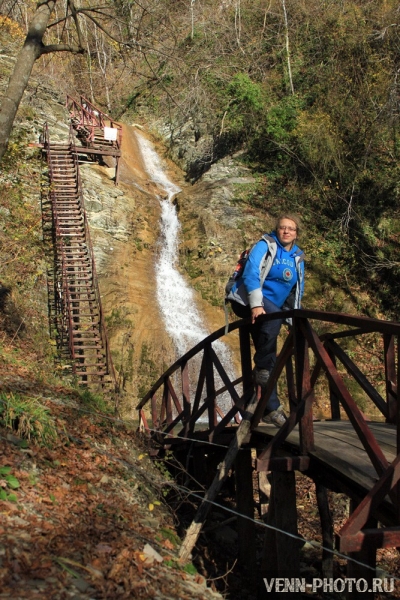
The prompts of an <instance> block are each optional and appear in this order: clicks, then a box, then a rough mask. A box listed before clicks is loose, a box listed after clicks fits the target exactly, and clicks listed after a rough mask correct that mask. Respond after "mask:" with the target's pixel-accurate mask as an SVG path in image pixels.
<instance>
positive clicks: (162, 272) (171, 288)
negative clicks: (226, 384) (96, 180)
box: [135, 132, 235, 409]
mask: <svg viewBox="0 0 400 600" xmlns="http://www.w3.org/2000/svg"><path fill="white" fill-rule="evenodd" d="M135 134H136V136H137V140H138V144H139V148H140V151H141V154H142V157H143V162H144V165H145V169H146V172H147V173H148V175H149V177H150V178H151V180H152V181H153V182H154V183H155V184H157V186H158V188H159V189H160V190H162V191H163V192H164V193H165V196H166V197H165V198H161V197H159V201H160V205H161V219H160V252H159V256H158V258H157V261H156V265H155V270H156V286H157V300H158V304H159V306H160V311H161V315H162V318H163V321H164V324H165V329H166V331H167V333H168V334H169V335H170V337H171V339H172V341H173V343H174V345H175V348H176V351H177V356H181V355H182V354H185V353H186V352H187V351H188V350H190V349H191V348H192V347H193V346H195V345H196V344H198V343H199V342H201V341H202V340H203V339H204V338H205V337H207V336H208V335H209V334H210V333H211V332H209V331H207V328H206V326H205V324H204V321H203V319H202V316H201V314H200V312H199V310H198V308H197V306H196V303H195V298H194V294H193V290H192V288H191V287H190V286H189V285H188V283H187V282H186V280H185V279H184V277H183V276H182V275H181V273H180V272H179V271H178V268H177V263H178V243H179V232H180V223H179V220H178V215H177V212H176V207H175V206H174V204H173V202H172V200H173V198H174V197H175V196H176V194H178V193H179V192H180V191H181V189H180V188H179V187H178V186H176V185H175V184H174V183H172V182H171V181H170V180H169V179H168V177H167V176H166V174H165V172H164V169H163V166H162V164H161V161H160V158H159V156H158V154H157V153H156V151H155V150H154V148H153V146H152V144H151V142H149V141H148V140H147V139H146V138H144V137H143V136H142V135H140V134H139V133H138V132H135ZM213 347H214V349H215V351H216V352H217V354H218V357H219V359H220V361H221V363H222V365H223V366H224V369H225V370H226V372H227V374H228V376H229V377H230V379H231V380H233V379H235V373H234V370H233V363H232V358H231V355H230V351H229V349H228V347H227V346H226V344H224V343H223V342H221V341H220V340H217V341H216V342H214V343H213ZM218 380H219V376H216V381H217V382H218ZM219 384H220V385H221V386H222V382H221V381H220V380H219ZM224 396H228V398H226V397H225V398H222V397H221V398H222V402H220V403H219V404H220V405H221V408H223V409H224V408H227V407H230V406H231V400H230V396H229V395H224ZM225 405H226V406H225Z"/></svg>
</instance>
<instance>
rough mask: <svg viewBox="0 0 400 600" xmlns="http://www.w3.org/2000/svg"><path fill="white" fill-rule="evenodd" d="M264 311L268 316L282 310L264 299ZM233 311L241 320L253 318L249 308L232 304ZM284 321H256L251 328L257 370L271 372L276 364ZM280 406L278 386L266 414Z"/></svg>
mask: <svg viewBox="0 0 400 600" xmlns="http://www.w3.org/2000/svg"><path fill="white" fill-rule="evenodd" d="M263 302H264V310H265V312H266V313H267V314H269V313H273V312H279V311H281V310H282V309H281V308H279V306H276V305H275V304H273V303H272V302H270V301H269V300H267V299H266V298H264V299H263ZM231 304H232V310H233V312H234V313H235V315H237V316H238V317H240V318H241V319H246V318H248V317H250V316H251V311H250V307H249V306H242V305H241V304H238V303H237V302H232V303H231ZM282 323H283V319H274V320H272V321H264V320H261V319H256V322H255V323H254V325H252V326H251V328H250V333H251V337H252V339H253V342H254V348H255V350H256V351H255V354H254V364H255V365H256V368H257V369H266V370H267V371H269V372H271V371H272V369H273V368H274V366H275V364H276V349H277V340H278V335H279V331H280V329H281V325H282ZM279 405H280V402H279V398H278V394H277V389H276V386H275V387H274V389H273V390H272V392H271V396H270V397H269V400H268V402H267V406H266V409H265V413H268V412H271V410H276V409H277V408H278V406H279Z"/></svg>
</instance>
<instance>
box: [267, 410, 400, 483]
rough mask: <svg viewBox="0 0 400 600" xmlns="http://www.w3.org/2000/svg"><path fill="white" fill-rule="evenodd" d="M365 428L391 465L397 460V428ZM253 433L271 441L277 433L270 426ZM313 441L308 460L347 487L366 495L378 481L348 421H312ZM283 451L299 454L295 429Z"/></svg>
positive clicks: (384, 424) (370, 424) (369, 424)
mask: <svg viewBox="0 0 400 600" xmlns="http://www.w3.org/2000/svg"><path fill="white" fill-rule="evenodd" d="M368 426H369V427H370V428H371V430H372V431H373V433H374V435H375V437H376V439H377V441H378V443H379V445H380V446H381V448H382V450H383V452H384V454H385V456H386V458H387V460H388V462H389V463H391V462H392V461H393V460H394V459H395V457H396V427H395V426H394V425H389V424H387V423H372V422H369V423H368ZM255 431H256V432H257V433H261V434H263V435H265V436H266V437H268V438H269V439H271V438H272V437H273V436H274V435H275V433H276V431H277V430H276V428H275V427H274V426H272V425H260V426H259V427H257V428H256V429H255ZM314 439H315V450H314V451H313V452H310V453H309V454H310V456H311V458H312V459H313V458H314V459H315V460H317V461H318V462H319V463H324V464H325V465H326V466H327V468H329V469H330V470H333V471H336V472H337V473H338V474H340V475H341V476H343V477H345V478H346V479H347V480H348V481H349V482H352V483H351V484H350V485H353V484H356V486H360V487H361V488H362V489H364V490H365V492H367V491H368V490H370V489H371V488H372V486H373V485H374V484H375V483H376V481H377V480H378V479H379V477H378V474H377V473H376V471H375V469H374V467H373V466H372V464H371V461H370V460H369V458H368V455H367V453H366V451H365V449H364V448H363V446H362V444H361V442H360V440H359V439H358V437H357V436H356V434H355V432H354V429H353V428H352V425H351V423H350V422H349V421H315V422H314ZM283 448H286V449H291V450H293V451H295V452H296V451H298V450H299V432H298V426H296V427H295V429H294V430H293V431H292V432H291V433H290V435H289V436H288V438H287V441H286V442H285V444H284V446H283Z"/></svg>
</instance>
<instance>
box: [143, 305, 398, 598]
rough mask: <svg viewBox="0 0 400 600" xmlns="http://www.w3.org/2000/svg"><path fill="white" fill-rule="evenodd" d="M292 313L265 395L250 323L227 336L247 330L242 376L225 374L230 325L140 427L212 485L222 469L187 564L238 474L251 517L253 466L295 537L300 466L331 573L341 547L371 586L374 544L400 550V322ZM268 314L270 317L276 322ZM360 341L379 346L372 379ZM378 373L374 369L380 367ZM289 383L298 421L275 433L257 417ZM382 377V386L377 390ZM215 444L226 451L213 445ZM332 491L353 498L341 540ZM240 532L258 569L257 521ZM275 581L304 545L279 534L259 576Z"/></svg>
mask: <svg viewBox="0 0 400 600" xmlns="http://www.w3.org/2000/svg"><path fill="white" fill-rule="evenodd" d="M279 315H280V316H281V317H282V314H281V313H280V314H278V313H275V314H274V315H273V316H274V317H275V318H276V317H277V316H278V317H279ZM284 317H285V318H286V317H291V318H292V320H293V326H292V327H291V328H290V330H289V333H288V335H287V337H286V340H285V343H284V344H283V347H282V349H281V350H280V353H279V355H278V359H277V363H276V366H275V368H274V370H273V371H272V373H271V377H270V380H269V382H268V387H267V388H266V389H265V391H264V393H263V394H261V390H260V389H257V390H254V386H253V382H252V360H251V353H252V350H251V342H250V333H249V332H250V328H249V327H250V325H249V321H248V320H242V321H237V322H235V323H233V324H231V325H230V327H229V332H230V333H229V335H236V334H238V335H239V349H240V364H241V372H240V375H239V377H238V378H237V379H236V380H234V381H232V380H231V379H230V378H229V377H228V375H227V372H226V369H225V368H224V367H223V365H222V364H221V361H220V359H219V357H218V356H217V354H216V352H215V350H214V347H213V343H214V342H215V341H216V340H218V339H219V338H221V337H222V336H223V335H224V333H225V330H224V328H222V329H220V330H219V331H217V332H215V333H213V334H212V335H210V336H209V337H208V338H206V339H205V340H204V341H203V342H201V343H200V344H198V345H197V346H196V347H194V348H193V349H192V350H191V351H190V352H188V353H187V354H186V355H185V356H183V357H181V358H180V359H179V360H178V361H176V362H175V364H174V365H172V366H171V367H170V368H169V369H168V370H167V371H166V372H165V373H164V374H163V375H162V376H161V377H160V379H159V380H158V381H157V382H156V384H155V385H154V386H153V387H152V389H151V390H150V391H149V392H148V394H146V396H145V397H144V398H143V400H142V401H141V402H140V404H139V406H138V411H139V420H140V426H141V427H142V429H144V430H145V431H147V433H148V435H149V436H150V437H151V439H152V441H153V443H154V444H155V445H156V447H158V449H159V451H161V452H162V451H163V450H165V449H172V450H173V451H174V452H175V453H176V454H177V456H178V457H179V456H180V457H181V458H182V460H183V464H186V465H188V466H189V468H190V469H192V470H193V471H194V473H195V475H196V478H197V479H198V480H199V479H200V480H202V481H203V482H207V481H208V484H207V486H210V482H211V481H210V469H208V472H207V469H206V467H207V465H208V466H210V465H211V464H213V465H214V467H213V468H214V472H213V475H215V477H214V480H213V481H212V483H211V486H210V487H209V488H208V491H207V492H206V495H205V500H204V501H203V503H202V505H201V506H200V508H199V510H198V513H197V515H196V517H195V520H194V522H193V523H192V526H191V527H190V528H189V530H188V533H187V537H186V540H185V542H184V546H183V552H182V553H181V557H182V558H187V556H188V554H189V552H190V550H191V548H192V547H193V545H194V543H195V541H196V539H197V535H198V533H199V530H200V527H201V525H202V523H203V522H204V519H205V518H206V514H207V510H208V508H207V506H206V505H207V502H206V500H213V498H215V496H216V495H217V493H218V492H219V490H220V489H221V486H222V483H223V481H224V479H225V478H226V476H227V474H228V472H229V470H230V469H232V468H233V469H234V470H235V471H236V472H237V476H236V478H235V481H236V496H237V510H238V512H239V513H240V514H243V515H245V516H247V517H250V518H251V519H253V517H254V500H253V498H254V491H255V490H253V485H252V480H253V478H252V474H253V471H254V470H255V471H257V472H258V475H259V488H260V489H259V490H258V491H259V494H260V498H262V497H263V482H265V475H266V473H267V472H271V474H272V475H270V477H271V479H272V491H271V494H270V499H269V500H270V502H269V509H268V517H267V518H268V523H269V524H270V525H272V526H275V527H277V528H278V529H280V530H284V531H287V532H288V533H291V534H294V535H296V534H297V531H298V529H297V511H296V486H295V478H294V471H296V470H297V471H301V472H303V473H304V474H306V475H308V476H309V477H310V478H311V479H312V480H314V482H315V484H316V486H317V499H318V508H319V511H320V517H321V528H322V538H323V546H324V548H325V549H324V551H323V567H324V576H326V577H329V576H330V577H331V576H332V567H333V559H332V557H333V554H332V552H331V550H333V549H334V548H335V550H337V551H339V552H341V553H346V554H347V555H348V556H349V557H351V558H352V559H354V558H356V561H353V560H349V561H348V573H347V577H365V578H366V580H367V581H370V580H371V578H372V576H374V573H375V572H374V568H375V566H376V551H377V549H378V548H388V547H399V546H400V520H399V519H400V496H399V491H400V486H399V479H400V464H399V463H400V428H399V419H400V404H399V402H398V397H397V389H398V387H399V377H400V369H399V352H400V350H399V344H398V338H399V334H400V324H399V323H395V322H385V321H380V320H377V319H368V318H363V317H354V316H351V315H345V314H335V313H324V312H317V311H308V310H294V311H285V313H284ZM261 318H263V319H268V320H271V318H272V315H265V316H263V317H261ZM318 332H319V333H318ZM321 332H322V333H321ZM367 341H368V343H367ZM363 344H365V348H366V347H367V346H368V344H369V346H370V347H371V348H373V352H374V353H375V355H376V357H375V362H376V364H377V365H380V367H377V366H375V367H374V370H375V372H374V377H373V379H371V376H370V373H369V372H367V373H363V372H362V371H361V370H360V368H359V367H358V366H357V364H356V363H355V361H354V360H353V358H352V355H353V354H354V350H357V348H359V347H360V345H363ZM199 356H200V357H201V367H200V372H199V374H198V378H197V380H196V381H190V376H189V373H191V372H192V371H193V370H192V369H191V368H190V364H191V361H193V360H196V359H197V360H198V358H199ZM370 367H371V368H370V369H369V371H372V363H370ZM377 368H378V371H376V369H377ZM284 376H285V384H284V387H285V390H286V392H287V399H288V408H289V412H290V414H289V418H288V421H287V422H286V424H285V425H284V426H283V427H282V428H281V429H276V428H275V427H274V426H272V425H265V424H263V423H262V421H261V417H262V415H263V412H264V408H265V406H266V402H267V400H268V397H269V395H270V393H271V391H272V389H273V387H274V385H275V384H276V382H277V381H278V380H280V382H282V379H283V378H284ZM217 380H219V381H220V382H221V383H220V384H219V385H217V384H216V381H217ZM374 380H375V381H377V380H378V381H379V380H380V381H381V385H380V386H379V389H380V390H381V391H379V390H378V389H377V386H376V385H374V383H373V381H374ZM280 385H281V386H282V385H283V384H282V383H280ZM350 390H351V391H350ZM382 390H383V391H382ZM227 396H228V397H229V399H230V401H229V404H230V406H228V408H227V409H225V411H224V412H223V411H222V409H221V398H222V397H224V398H225V399H226V397H227ZM356 397H363V399H364V402H365V404H367V405H369V407H370V410H371V411H372V412H373V413H374V414H375V415H376V417H375V419H374V420H370V417H369V418H367V417H366V416H365V415H364V413H363V412H362V411H361V410H360V408H359V407H358V405H357V401H356ZM322 398H325V399H326V398H327V399H328V401H329V411H330V417H329V419H326V420H316V418H315V414H316V407H317V406H318V403H319V402H321V399H322ZM224 404H225V405H226V400H224ZM210 442H213V443H214V444H218V446H219V447H217V446H215V447H214V450H213V446H210V445H209V443H210ZM221 445H222V446H225V447H226V450H225V451H224V450H223V449H222V450H221V447H220V446H221ZM239 449H240V452H239ZM221 452H222V454H221ZM221 461H222V462H221ZM218 464H219V466H218V468H216V466H215V465H218ZM211 468H212V467H211ZM202 474H203V475H204V476H203V477H202ZM207 476H208V479H207ZM327 490H333V491H335V492H340V493H344V494H346V495H347V496H348V497H349V498H350V501H351V514H350V515H349V517H348V519H347V521H346V523H345V524H344V525H343V526H342V527H341V528H340V530H339V531H337V532H336V543H335V541H334V536H333V528H334V523H333V522H332V521H331V517H330V510H329V505H328V498H327V493H326V491H327ZM277 507H279V508H277ZM259 509H260V513H262V512H263V511H262V507H259ZM238 528H239V558H241V560H242V562H244V563H245V564H247V566H248V567H249V568H250V569H251V568H252V565H253V568H254V564H255V550H254V543H253V540H254V522H252V521H251V520H249V519H239V520H238ZM362 565H364V566H362ZM268 576H271V577H287V576H290V577H296V576H299V554H298V552H297V551H296V545H294V544H293V540H292V539H291V538H289V537H288V536H284V535H281V534H277V533H276V532H274V530H268V532H267V534H266V538H265V554H264V560H263V564H262V567H261V574H260V579H262V577H268ZM264 594H265V588H264ZM357 594H358V593H357V592H353V593H352V595H351V597H354V598H356V597H360V598H361V597H363V598H366V597H369V598H372V597H373V594H372V593H368V592H362V593H361V595H360V596H358V595H357Z"/></svg>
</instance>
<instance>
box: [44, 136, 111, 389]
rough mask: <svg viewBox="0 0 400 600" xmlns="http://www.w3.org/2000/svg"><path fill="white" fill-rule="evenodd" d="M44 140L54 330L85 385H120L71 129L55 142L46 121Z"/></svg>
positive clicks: (45, 227)
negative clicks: (64, 139)
mask: <svg viewBox="0 0 400 600" xmlns="http://www.w3.org/2000/svg"><path fill="white" fill-rule="evenodd" d="M43 139H44V143H43V148H44V150H45V153H46V156H47V165H48V184H49V185H48V188H47V193H46V194H45V196H46V197H45V198H42V209H43V224H44V231H45V232H46V234H45V237H46V235H47V239H48V241H49V242H51V243H50V247H51V251H52V254H53V260H52V263H53V264H52V268H51V269H50V272H49V275H48V288H49V315H50V324H51V329H52V330H53V333H54V334H55V337H56V341H57V348H58V349H59V351H60V353H61V355H63V356H64V358H66V359H68V360H69V361H70V362H71V368H72V372H73V374H74V375H75V376H76V377H77V378H78V380H79V381H80V382H81V383H82V384H86V385H90V384H100V385H101V386H111V385H115V374H114V369H113V365H112V360H111V355H110V351H109V344H108V339H107V335H106V329H105V326H104V319H103V313H102V307H101V300H100V293H99V289H98V284H97V278H96V270H95V263H94V257H93V251H92V245H91V241H90V235H89V227H88V223H87V219H86V213H85V209H84V204H83V195H82V188H81V181H80V176H79V168H78V159H77V155H76V153H75V152H74V144H73V141H72V140H73V136H72V131H71V136H70V140H71V141H70V143H69V144H68V143H66V144H52V143H51V142H50V139H49V132H48V128H47V125H46V126H45V131H44V136H43Z"/></svg>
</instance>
